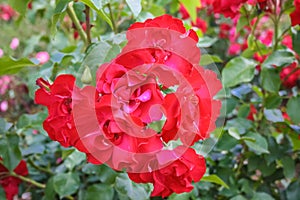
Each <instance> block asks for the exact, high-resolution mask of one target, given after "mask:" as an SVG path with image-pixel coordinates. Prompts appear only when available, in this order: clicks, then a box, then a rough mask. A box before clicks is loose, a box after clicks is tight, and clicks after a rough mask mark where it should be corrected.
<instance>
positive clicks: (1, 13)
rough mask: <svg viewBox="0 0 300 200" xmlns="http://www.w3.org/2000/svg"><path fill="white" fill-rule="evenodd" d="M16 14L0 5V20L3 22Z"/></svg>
mask: <svg viewBox="0 0 300 200" xmlns="http://www.w3.org/2000/svg"><path fill="white" fill-rule="evenodd" d="M16 15H17V13H16V11H14V9H12V7H10V6H9V5H7V4H1V5H0V19H2V20H4V21H10V20H11V19H12V18H13V17H14V16H16Z"/></svg>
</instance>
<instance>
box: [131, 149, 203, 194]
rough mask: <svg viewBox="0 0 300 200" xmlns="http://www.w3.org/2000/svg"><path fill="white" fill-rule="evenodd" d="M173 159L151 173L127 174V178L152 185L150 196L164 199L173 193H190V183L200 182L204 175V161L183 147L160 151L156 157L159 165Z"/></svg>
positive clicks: (193, 151)
mask: <svg viewBox="0 0 300 200" xmlns="http://www.w3.org/2000/svg"><path fill="white" fill-rule="evenodd" d="M183 152H184V153H183ZM182 153H183V154H182ZM174 158H177V159H176V160H175V161H173V162H171V163H170V164H168V165H167V166H165V167H163V168H159V169H158V170H156V171H153V172H149V173H128V175H129V178H130V179H131V180H133V181H134V182H137V183H148V182H150V183H153V186H154V190H153V191H152V194H151V196H161V197H163V198H164V197H167V196H169V195H170V194H172V193H173V192H175V193H183V192H190V191H191V190H192V189H193V185H192V181H194V182H198V181H200V179H201V178H202V176H203V175H204V174H205V171H206V167H205V159H204V158H203V157H201V156H199V155H197V154H196V152H195V150H194V149H191V148H188V149H186V148H185V147H183V146H179V147H177V148H176V149H174V151H169V150H165V151H162V152H160V153H159V154H158V155H157V159H158V162H159V164H160V162H165V161H166V160H169V159H174ZM163 165H165V164H163Z"/></svg>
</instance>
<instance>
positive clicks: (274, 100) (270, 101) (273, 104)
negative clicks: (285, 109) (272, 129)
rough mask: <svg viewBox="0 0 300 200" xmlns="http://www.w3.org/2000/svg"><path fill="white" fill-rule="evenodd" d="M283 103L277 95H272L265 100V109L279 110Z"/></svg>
mask: <svg viewBox="0 0 300 200" xmlns="http://www.w3.org/2000/svg"><path fill="white" fill-rule="evenodd" d="M281 102H282V98H281V97H280V96H279V95H277V94H270V95H269V96H267V97H266V99H265V107H266V108H267V109H273V108H278V106H280V104H281Z"/></svg>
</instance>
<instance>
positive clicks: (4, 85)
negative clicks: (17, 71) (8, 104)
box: [0, 76, 11, 95]
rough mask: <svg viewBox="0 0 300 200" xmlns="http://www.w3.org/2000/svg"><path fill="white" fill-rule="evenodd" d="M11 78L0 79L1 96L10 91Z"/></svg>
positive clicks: (3, 77)
mask: <svg viewBox="0 0 300 200" xmlns="http://www.w3.org/2000/svg"><path fill="white" fill-rule="evenodd" d="M10 82H11V78H10V77H9V76H2V77H0V94H1V95H3V94H5V92H6V91H7V89H8V86H9V83H10Z"/></svg>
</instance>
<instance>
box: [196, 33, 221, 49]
mask: <svg viewBox="0 0 300 200" xmlns="http://www.w3.org/2000/svg"><path fill="white" fill-rule="evenodd" d="M217 41H218V39H217V38H211V37H207V36H204V37H202V38H199V41H198V43H197V46H198V47H202V48H207V47H211V46H212V45H213V44H214V43H216V42H217Z"/></svg>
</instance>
